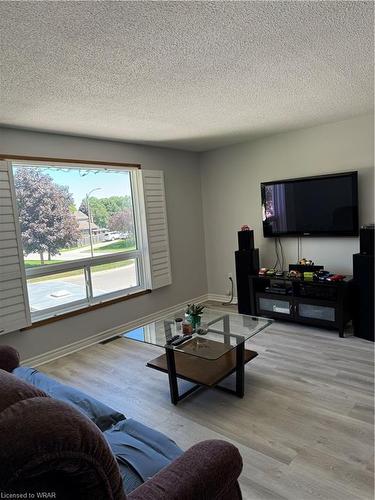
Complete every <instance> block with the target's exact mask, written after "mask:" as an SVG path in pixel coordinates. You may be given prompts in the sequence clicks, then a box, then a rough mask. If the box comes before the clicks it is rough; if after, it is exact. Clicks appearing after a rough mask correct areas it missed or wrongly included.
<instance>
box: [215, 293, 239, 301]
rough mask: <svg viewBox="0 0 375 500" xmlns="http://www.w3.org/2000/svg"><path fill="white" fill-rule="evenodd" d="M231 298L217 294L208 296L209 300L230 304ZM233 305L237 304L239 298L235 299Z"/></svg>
mask: <svg viewBox="0 0 375 500" xmlns="http://www.w3.org/2000/svg"><path fill="white" fill-rule="evenodd" d="M229 299H230V297H228V295H218V294H215V293H209V294H208V300H214V301H216V302H229ZM232 304H237V297H233V301H232Z"/></svg>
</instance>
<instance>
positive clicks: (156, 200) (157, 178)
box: [141, 170, 172, 289]
mask: <svg viewBox="0 0 375 500" xmlns="http://www.w3.org/2000/svg"><path fill="white" fill-rule="evenodd" d="M141 173H142V181H143V196H144V205H145V216H146V226H147V240H148V251H149V259H150V266H149V270H150V276H151V288H152V289H156V288H161V287H162V286H166V285H170V284H171V283H172V274H171V262H170V253H169V237H168V224H167V208H166V201H165V189H164V172H162V171H160V170H142V171H141Z"/></svg>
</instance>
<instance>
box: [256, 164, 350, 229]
mask: <svg viewBox="0 0 375 500" xmlns="http://www.w3.org/2000/svg"><path fill="white" fill-rule="evenodd" d="M261 191H262V211H263V234H264V236H266V237H267V236H288V235H290V236H293V235H294V236H357V235H358V192H357V172H348V173H344V174H335V175H323V176H317V177H302V178H300V179H287V180H284V181H274V182H263V183H262V184H261Z"/></svg>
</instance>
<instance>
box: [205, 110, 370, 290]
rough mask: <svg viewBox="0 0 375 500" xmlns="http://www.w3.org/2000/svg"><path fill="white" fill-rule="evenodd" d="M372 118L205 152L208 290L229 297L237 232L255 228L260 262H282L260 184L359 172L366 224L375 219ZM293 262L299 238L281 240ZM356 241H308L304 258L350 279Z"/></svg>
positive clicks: (270, 263) (363, 218)
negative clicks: (266, 230) (265, 221)
mask: <svg viewBox="0 0 375 500" xmlns="http://www.w3.org/2000/svg"><path fill="white" fill-rule="evenodd" d="M373 145H374V131H373V116H372V115H365V116H360V117H356V118H352V119H348V120H344V121H340V122H336V123H330V124H326V125H322V126H316V127H312V128H308V129H301V130H298V131H293V132H288V133H282V134H278V135H274V136H271V137H265V138H262V139H258V140H255V141H253V142H247V143H243V144H239V145H235V146H229V147H224V148H220V149H216V150H213V151H209V152H207V153H204V154H203V155H201V158H200V162H201V171H202V194H203V213H204V228H205V240H206V261H207V275H208V290H209V293H214V294H225V293H226V290H227V288H228V282H227V274H228V273H229V272H231V273H233V275H234V251H235V250H236V249H237V231H238V230H239V228H240V226H241V225H242V224H248V225H250V226H251V227H252V228H253V229H254V231H255V243H256V246H257V247H259V249H260V255H261V264H262V265H263V266H267V267H272V266H273V264H274V262H275V254H274V248H273V239H265V238H263V232H262V219H261V198H260V183H261V182H262V181H272V180H278V179H283V178H288V177H289V178H293V177H302V176H309V175H319V174H326V173H331V172H343V171H349V170H358V171H359V200H360V223H361V224H364V223H369V222H373V221H374V191H373V190H374V171H373V166H374V156H373ZM282 242H283V246H284V248H285V255H286V262H287V263H291V262H296V259H297V240H296V238H282ZM357 251H358V239H357V238H303V252H302V253H303V256H305V257H307V258H310V259H312V260H314V261H315V263H318V264H323V265H324V266H325V268H326V269H328V270H331V271H334V272H341V273H344V274H351V272H352V255H353V253H356V252H357Z"/></svg>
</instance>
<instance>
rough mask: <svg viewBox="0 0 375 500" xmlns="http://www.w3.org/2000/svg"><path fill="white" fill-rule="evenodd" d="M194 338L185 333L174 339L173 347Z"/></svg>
mask: <svg viewBox="0 0 375 500" xmlns="http://www.w3.org/2000/svg"><path fill="white" fill-rule="evenodd" d="M191 338H192V335H184V336H183V337H180V338H179V339H177V340H174V341H173V342H172V343H171V345H173V347H177V346H179V345H180V344H183V343H184V342H186V341H187V340H189V339H191Z"/></svg>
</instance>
